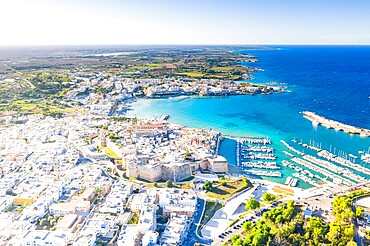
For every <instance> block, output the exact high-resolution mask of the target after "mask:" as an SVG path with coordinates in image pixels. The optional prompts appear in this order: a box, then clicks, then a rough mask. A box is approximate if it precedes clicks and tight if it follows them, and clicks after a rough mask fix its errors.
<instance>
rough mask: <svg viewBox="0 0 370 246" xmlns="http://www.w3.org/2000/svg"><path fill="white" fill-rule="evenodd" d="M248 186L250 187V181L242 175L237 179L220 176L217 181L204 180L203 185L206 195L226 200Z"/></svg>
mask: <svg viewBox="0 0 370 246" xmlns="http://www.w3.org/2000/svg"><path fill="white" fill-rule="evenodd" d="M209 186H211V187H209ZM248 187H251V183H250V182H249V181H248V180H247V179H246V178H244V177H242V178H240V179H238V180H232V179H223V178H221V179H220V180H219V181H218V182H213V183H210V182H208V183H207V182H206V184H205V185H204V189H205V190H206V194H207V196H209V197H212V198H216V199H220V200H227V199H229V198H230V197H232V196H233V195H235V194H237V193H238V192H241V191H243V190H245V189H246V188H248Z"/></svg>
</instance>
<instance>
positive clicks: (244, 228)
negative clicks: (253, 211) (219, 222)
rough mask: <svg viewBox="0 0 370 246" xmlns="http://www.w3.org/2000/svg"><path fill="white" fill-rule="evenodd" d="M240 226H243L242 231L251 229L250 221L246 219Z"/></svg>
mask: <svg viewBox="0 0 370 246" xmlns="http://www.w3.org/2000/svg"><path fill="white" fill-rule="evenodd" d="M242 227H243V230H244V232H247V231H249V230H250V229H252V222H250V221H246V222H244V223H243V225H242Z"/></svg>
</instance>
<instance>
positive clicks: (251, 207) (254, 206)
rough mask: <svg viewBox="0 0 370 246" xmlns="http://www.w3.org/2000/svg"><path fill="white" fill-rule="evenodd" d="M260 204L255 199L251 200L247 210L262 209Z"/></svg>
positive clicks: (248, 202) (246, 207)
mask: <svg viewBox="0 0 370 246" xmlns="http://www.w3.org/2000/svg"><path fill="white" fill-rule="evenodd" d="M260 205H261V204H260V202H259V201H258V200H257V199H255V198H250V199H249V200H248V201H247V204H246V205H245V209H246V210H255V209H257V208H259V207H260Z"/></svg>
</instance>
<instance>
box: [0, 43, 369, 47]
mask: <svg viewBox="0 0 370 246" xmlns="http://www.w3.org/2000/svg"><path fill="white" fill-rule="evenodd" d="M40 46H54V47H56V46H370V43H368V44H341V43H337V44H335V43H333V44H318V43H305V44H293V43H290V44H272V43H271V44H263V43H261V44H0V47H40Z"/></svg>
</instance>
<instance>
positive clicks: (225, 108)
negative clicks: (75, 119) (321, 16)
mask: <svg viewBox="0 0 370 246" xmlns="http://www.w3.org/2000/svg"><path fill="white" fill-rule="evenodd" d="M274 48H276V49H268V50H267V49H261V50H238V51H236V52H241V53H245V54H251V55H254V56H257V57H258V59H259V60H260V62H258V63H244V65H246V66H252V67H258V68H260V69H261V70H263V71H259V72H255V73H254V74H253V80H252V82H253V83H258V84H265V83H268V82H272V81H273V82H280V83H286V85H287V86H288V90H289V91H291V92H286V93H276V94H271V95H256V96H249V95H241V96H230V97H173V98H166V99H139V100H138V101H137V102H135V103H133V104H132V109H133V110H131V111H129V112H128V115H129V116H137V117H142V118H151V117H153V116H158V117H159V116H161V115H163V114H168V115H170V117H171V118H170V120H171V121H173V122H176V123H180V124H184V125H187V126H188V127H197V128H198V127H201V128H206V129H209V128H213V129H216V130H218V131H220V132H221V133H223V134H225V135H226V134H227V135H232V136H256V137H268V138H269V139H271V140H272V142H273V145H272V147H274V148H275V150H276V151H275V154H276V155H277V157H278V159H277V161H278V163H279V165H280V166H281V167H282V169H281V171H282V173H283V177H282V178H268V179H270V180H273V181H278V182H284V180H285V178H286V177H287V176H290V175H291V174H292V173H294V172H295V171H294V170H292V169H290V168H287V167H283V166H282V165H281V164H280V163H281V160H284V159H288V157H287V156H286V155H285V154H283V153H282V151H283V150H287V149H286V148H285V147H284V146H283V145H282V144H281V143H280V140H285V141H287V142H288V143H290V144H292V145H294V143H292V142H291V140H292V139H295V140H297V141H298V142H300V141H302V142H305V143H309V142H310V141H315V143H316V144H317V145H319V144H320V145H321V147H322V148H323V149H327V150H329V149H331V150H332V152H333V151H334V150H335V151H336V153H338V152H339V150H341V151H343V152H345V153H347V154H354V155H356V156H358V157H360V155H359V153H358V151H367V150H368V148H369V146H370V138H363V137H360V136H358V135H351V134H347V133H344V132H336V131H335V130H331V129H326V128H324V127H321V126H314V125H312V122H311V121H309V120H307V119H305V118H303V116H302V115H301V114H300V113H299V112H301V111H304V110H308V111H313V112H316V113H317V114H319V115H322V116H324V117H327V118H330V119H333V120H337V121H340V122H342V123H346V124H350V125H354V126H359V127H364V128H368V129H369V128H370V114H369V113H370V98H369V96H370V47H369V46H282V47H274ZM235 143H236V142H235V141H234V140H232V139H225V140H224V141H223V142H222V144H221V148H220V154H221V155H223V156H225V157H226V158H227V160H228V161H229V163H230V164H235V163H236V156H235ZM294 147H296V148H297V149H298V150H299V151H304V152H305V153H311V151H310V150H307V149H305V148H303V147H302V146H300V145H294ZM359 159H360V158H358V159H357V163H359V164H361V165H367V164H364V163H361V161H360V160H359ZM369 167H370V165H369ZM356 173H357V172H356ZM365 177H367V176H365ZM367 178H370V177H367ZM299 186H300V187H304V188H306V187H309V185H308V184H305V183H304V182H302V181H300V182H299Z"/></svg>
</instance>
